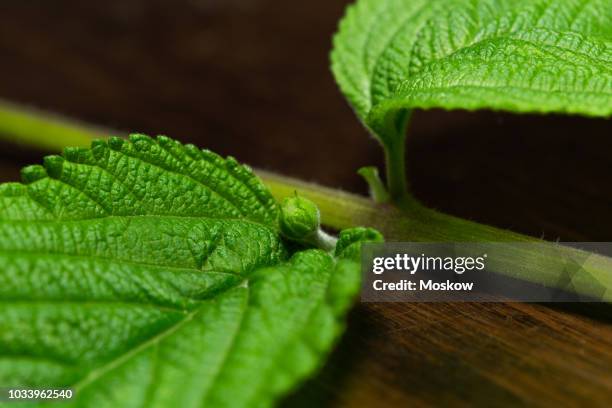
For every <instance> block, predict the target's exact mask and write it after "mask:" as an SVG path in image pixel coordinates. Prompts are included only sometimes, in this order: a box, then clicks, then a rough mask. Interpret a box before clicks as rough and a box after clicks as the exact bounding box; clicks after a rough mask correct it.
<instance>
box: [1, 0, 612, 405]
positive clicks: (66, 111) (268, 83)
mask: <svg viewBox="0 0 612 408" xmlns="http://www.w3.org/2000/svg"><path fill="white" fill-rule="evenodd" d="M346 4H347V2H346V1H342V0H311V1H281V0H172V1H171V0H167V1H164V0H106V1H103V2H90V1H82V0H54V1H48V0H2V1H1V2H0V99H3V100H8V101H12V102H17V103H20V104H23V105H25V106H29V107H35V108H40V109H43V110H47V111H51V112H55V113H59V114H62V115H66V116H68V117H71V118H74V119H78V120H80V121H84V122H87V123H91V124H95V125H99V126H103V127H107V128H109V129H117V130H119V131H124V132H125V133H128V132H142V133H147V134H151V135H156V134H166V135H168V136H171V137H173V138H176V139H179V140H181V141H183V142H191V143H195V144H197V145H199V146H201V147H206V148H209V149H211V150H214V151H216V152H218V153H220V154H222V155H233V156H235V157H236V158H238V159H239V160H240V161H242V162H246V163H248V164H250V165H252V166H255V167H259V168H263V169H267V170H271V171H275V172H279V173H283V174H286V175H289V176H294V177H298V178H300V179H304V180H308V181H314V182H318V183H321V184H324V185H328V186H332V187H337V188H342V189H344V190H348V191H353V192H357V193H363V194H365V193H366V186H365V183H364V182H363V181H362V180H361V179H360V178H359V177H358V176H357V175H356V173H355V171H356V170H357V168H359V167H361V166H365V165H379V166H382V152H381V150H380V148H379V147H378V145H377V143H376V142H375V141H374V140H373V139H372V138H370V137H369V136H368V134H367V133H366V131H365V130H364V129H363V128H362V127H361V125H360V123H359V122H358V121H357V119H356V117H355V116H354V114H353V112H352V111H351V109H350V108H349V106H348V104H347V103H346V102H345V101H344V99H343V97H342V96H341V94H340V92H339V91H338V89H337V87H336V85H335V83H334V79H333V77H332V75H331V73H330V70H329V58H328V54H329V51H330V49H331V36H332V34H333V32H334V31H335V28H336V24H337V21H338V20H339V19H340V17H341V16H342V14H343V10H344V8H345V6H346ZM611 136H612V126H611V124H610V122H609V121H606V120H601V119H587V118H580V117H561V116H516V115H509V114H503V113H495V112H475V113H469V112H460V111H456V112H444V111H436V110H433V111H427V112H417V113H416V114H415V116H414V120H413V123H412V125H411V134H410V138H409V143H408V146H409V147H408V163H409V164H408V167H409V179H410V182H411V184H412V189H413V191H414V193H415V195H416V196H417V198H419V199H420V200H422V201H423V202H424V203H426V204H427V205H429V206H431V207H434V208H437V209H439V210H442V211H445V212H447V213H450V214H454V215H458V216H461V217H464V218H468V219H472V220H476V221H479V222H483V223H488V224H492V225H495V226H498V227H502V228H508V229H512V230H514V231H517V232H522V233H526V234H529V235H532V236H537V237H544V238H546V239H548V240H556V239H561V240H566V241H579V240H583V241H609V240H612V215H611V212H610V205H611V203H612V189H611V188H610V187H611V185H612V183H611V181H612V178H611V172H610V158H609V157H608V155H609V154H610V152H612V138H611ZM42 153H47V152H35V151H32V150H31V149H25V148H19V147H15V146H13V145H8V144H6V143H3V144H0V181H8V180H16V179H17V178H18V174H19V169H20V168H21V167H22V166H23V165H25V164H30V163H36V162H40V160H41V155H42ZM561 309H563V308H561ZM566 312H567V311H566V310H557V308H554V309H550V308H548V307H542V306H534V307H532V306H528V305H520V304H519V305H512V306H503V305H490V306H486V307H485V306H482V305H481V306H479V305H462V306H461V307H455V306H449V305H435V306H431V307H430V306H425V305H422V306H421V305H419V306H413V305H405V306H402V305H387V306H384V307H382V306H381V307H378V306H375V305H373V306H368V307H367V308H366V307H364V306H360V307H359V308H358V309H357V311H356V312H355V313H354V315H353V316H352V320H351V324H350V327H351V329H350V332H349V335H348V336H347V337H346V338H345V340H344V342H343V344H342V345H341V347H340V351H339V352H337V353H336V354H335V355H334V357H333V358H332V360H331V362H330V363H329V364H328V366H327V368H326V370H325V371H324V373H323V374H322V377H320V378H319V380H318V385H317V386H312V385H310V386H308V387H306V388H305V389H304V390H302V391H301V394H299V395H300V397H294V399H292V400H289V401H290V402H288V403H287V404H288V405H291V406H292V405H294V404H295V403H297V402H298V401H302V402H303V401H310V402H312V400H313V399H314V400H315V401H319V402H320V401H323V400H325V401H327V402H330V401H338V400H340V401H344V402H345V403H347V404H348V403H349V402H362V403H364V402H365V401H370V402H371V403H372V405H378V403H380V404H382V403H383V402H386V403H388V404H390V405H393V404H394V403H399V402H402V401H403V402H406V401H410V402H412V403H426V402H441V401H442V402H444V401H446V402H448V403H450V402H454V403H457V404H461V403H465V402H480V403H481V404H482V405H487V402H489V403H490V402H491V401H494V400H499V401H505V402H506V404H509V405H513V404H515V403H516V404H519V403H524V402H525V401H527V402H529V401H531V402H533V401H540V402H542V401H548V400H550V399H551V398H552V399H553V400H556V399H558V401H566V402H567V401H573V402H581V401H582V402H585V401H589V400H592V399H593V398H599V401H600V402H601V401H603V400H605V398H606V394H605V393H606V392H608V394H607V395H608V396H609V395H610V392H611V390H612V379H611V378H610V375H609V374H610V373H609V365H608V363H609V362H610V361H612V355H611V353H612V351H611V348H610V345H611V344H612V341H611V334H612V332H611V331H610V327H609V326H607V325H606V326H604V325H601V324H600V323H599V322H598V319H600V317H597V318H596V319H595V320H591V318H590V317H589V318H587V317H584V316H583V314H581V313H579V314H577V315H573V314H570V315H568V314H567V313H566ZM608 312H609V309H608ZM572 313H573V311H572ZM590 314H591V312H590V311H589V313H586V315H590ZM608 317H609V316H608ZM608 320H609V319H608ZM461 329H463V330H465V331H463V332H460V330H461ZM555 330H556V331H555ZM375 333H378V334H375ZM380 333H384V335H380ZM483 333H487V335H484V334H483ZM436 336H437V337H436ZM582 336H585V337H582ZM585 338H586V339H587V340H585ZM561 339H563V340H561ZM589 339H597V341H596V342H595V343H591V340H589ZM366 350H367V351H366ZM415 350H417V351H419V350H420V354H419V353H418V352H414V351H415ZM572 352H575V355H572V354H571V353H572ZM368 353H370V354H369V356H370V357H363V356H365V355H368ZM357 355H361V356H362V357H363V358H361V359H357V358H356V356H357ZM536 356H537V357H536ZM526 358H529V359H534V358H535V359H536V360H534V361H535V362H529V361H531V360H526ZM606 367H607V368H606ZM348 372H354V373H360V374H355V376H351V375H349V376H348V377H347V375H348V374H347V373H348ZM606 372H607V373H608V376H606V375H605V373H606ZM506 375H509V376H514V378H513V380H512V381H508V380H507V379H506V378H507V377H505V376H506ZM366 377H367V378H369V379H368V380H367V381H364V380H363V379H364V378H366ZM594 378H595V379H597V380H593V379H594ZM589 382H590V383H591V384H590V387H591V388H588V387H587V388H584V384H585V383H589ZM341 384H343V387H340V385H341ZM351 384H353V385H351ZM358 384H360V385H358ZM366 384H367V385H366ZM568 384H573V385H571V386H570V385H568ZM443 387H446V388H445V389H446V390H447V391H448V395H447V394H440V392H439V390H440V389H442V388H443ZM334 389H335V390H336V391H334ZM348 389H352V391H351V392H348V391H346V390H348ZM337 390H345V391H341V392H344V393H345V394H344V395H343V396H338V392H337ZM399 390H401V391H399ZM602 395H603V399H602ZM306 396H308V398H306ZM596 396H598V397H596ZM538 398H539V399H538Z"/></svg>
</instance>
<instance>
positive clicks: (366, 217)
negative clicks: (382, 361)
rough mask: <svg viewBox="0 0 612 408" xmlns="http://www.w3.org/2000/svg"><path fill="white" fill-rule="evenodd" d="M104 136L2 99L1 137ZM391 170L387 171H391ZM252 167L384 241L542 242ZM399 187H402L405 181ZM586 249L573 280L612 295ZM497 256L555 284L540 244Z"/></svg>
mask: <svg viewBox="0 0 612 408" xmlns="http://www.w3.org/2000/svg"><path fill="white" fill-rule="evenodd" d="M103 136H105V135H104V134H102V133H101V132H100V131H99V130H97V129H95V128H92V127H89V126H83V125H80V124H77V123H73V122H68V121H67V120H65V119H59V118H57V117H53V116H48V115H42V114H39V113H37V112H36V113H35V112H28V111H26V110H23V109H20V108H16V107H14V106H8V105H6V104H1V103H0V137H3V138H4V139H5V140H7V141H14V142H20V143H23V144H26V145H29V146H31V147H35V148H42V149H48V150H52V151H61V150H62V148H63V147H65V146H66V145H81V146H82V145H87V144H89V142H90V141H91V140H92V139H95V138H100V137H103ZM394 160H395V161H394V163H395V164H394V165H393V166H392V167H393V169H396V167H400V164H401V163H403V160H404V159H403V155H402V157H401V159H400V157H399V156H398V157H395V159H394ZM394 171H395V170H394ZM394 171H392V172H391V173H388V174H389V175H391V174H394ZM256 173H257V174H258V175H259V177H260V178H261V179H262V180H263V182H264V183H265V184H266V186H267V187H268V188H269V189H270V191H271V192H272V194H273V195H274V197H275V198H276V199H278V200H282V199H284V198H285V197H290V196H293V195H294V194H295V193H296V191H297V192H298V194H299V195H300V196H304V197H306V198H308V199H310V200H312V201H314V202H315V203H316V204H317V205H318V207H319V209H320V211H321V221H322V224H323V225H325V226H327V227H331V228H335V229H343V228H350V227H354V226H370V227H373V228H376V229H378V230H379V231H380V232H382V233H383V234H384V236H385V238H386V239H387V240H388V241H421V242H437V241H447V242H540V243H544V241H540V240H537V239H535V238H531V237H527V236H525V235H521V234H517V233H514V232H510V231H505V230H501V229H498V228H494V227H490V226H487V225H482V224H478V223H475V222H471V221H467V220H463V219H459V218H456V217H453V216H449V215H446V214H441V213H438V212H436V211H434V210H431V209H427V208H424V207H422V206H421V205H420V204H418V203H416V202H414V201H413V200H412V199H411V198H408V197H407V195H405V194H404V196H403V198H401V199H400V203H399V205H397V206H393V205H390V204H382V203H375V202H374V201H372V200H370V199H367V198H364V197H361V196H357V195H354V194H350V193H346V192H342V191H339V190H335V189H331V188H327V187H322V186H318V185H316V184H310V183H306V182H303V181H300V180H296V179H292V178H288V177H284V176H280V175H277V174H273V173H270V172H266V171H263V170H257V171H256ZM402 174H403V172H402ZM396 176H397V177H396V178H394V179H393V180H395V181H393V182H392V183H390V184H389V185H390V186H391V185H394V183H399V184H401V176H400V174H399V173H396ZM396 187H397V188H399V187H398V186H396ZM402 189H403V191H405V189H404V187H402ZM547 245H550V246H551V248H553V247H554V250H555V251H557V253H560V252H559V251H562V252H563V251H565V252H566V254H563V253H561V255H567V256H568V258H570V259H571V258H573V256H574V255H575V253H576V251H575V250H572V249H569V248H565V247H558V246H555V244H553V243H549V244H547ZM586 255H587V256H588V262H587V263H585V264H584V265H582V269H581V270H579V271H578V272H577V274H576V275H575V276H574V278H573V281H575V282H576V283H577V284H576V285H575V290H576V292H577V293H579V294H582V295H586V296H598V297H601V293H599V292H596V290H597V288H594V287H592V286H589V285H588V284H580V283H581V282H589V280H592V279H593V278H594V279H596V280H597V281H598V282H599V284H600V285H602V286H603V287H604V288H605V290H606V292H605V293H604V295H603V298H604V299H605V300H607V301H612V258H608V257H603V256H599V255H594V254H586ZM501 262H504V263H505V266H506V268H504V269H505V270H508V271H511V272H508V273H511V274H512V275H511V277H514V278H519V279H523V280H526V281H530V282H534V283H541V284H544V285H546V286H550V287H558V285H559V283H558V282H559V273H560V272H559V271H558V270H556V269H554V268H549V266H550V265H551V263H550V260H549V259H545V258H544V257H543V256H542V255H541V254H540V251H539V250H538V249H533V250H526V251H523V252H522V253H517V254H508V256H507V257H506V258H504V259H503V260H502V261H501ZM526 262H528V263H529V264H530V265H531V266H537V267H538V268H537V269H536V270H537V273H535V274H534V273H533V269H534V268H531V272H530V273H529V274H527V273H526V270H524V269H521V268H520V267H519V266H520V265H521V264H524V263H526ZM600 288H601V287H600ZM600 288H599V289H600Z"/></svg>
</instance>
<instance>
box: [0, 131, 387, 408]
mask: <svg viewBox="0 0 612 408" xmlns="http://www.w3.org/2000/svg"><path fill="white" fill-rule="evenodd" d="M23 181H24V184H19V183H8V184H3V185H0V302H1V303H2V307H1V308H0V350H2V354H1V355H0V384H2V385H3V386H5V387H32V388H49V387H73V388H74V389H75V391H76V398H75V400H74V401H72V403H73V405H75V406H82V407H89V406H91V407H96V408H97V407H105V406H107V407H170V406H172V407H178V406H180V407H203V406H215V407H234V406H235V407H247V406H248V407H250V406H269V405H271V404H272V403H273V401H274V400H275V399H277V398H278V397H279V396H280V395H283V394H285V393H286V392H288V391H289V390H291V389H292V388H293V387H294V386H295V385H296V383H297V382H299V381H300V380H303V379H304V378H305V377H307V376H308V375H310V374H311V373H312V372H313V371H314V370H315V369H316V368H317V367H318V366H319V365H320V364H321V361H322V358H323V357H324V356H325V355H326V354H327V352H328V351H329V349H330V347H331V345H332V344H333V342H334V340H335V338H336V337H337V336H338V335H339V333H340V331H341V329H342V325H343V323H342V322H343V316H344V314H345V312H346V310H347V308H348V307H349V306H350V304H351V302H352V300H353V299H354V296H355V294H356V293H357V291H358V287H359V281H360V279H359V275H360V271H359V262H358V261H359V254H358V252H359V241H360V240H362V239H366V240H372V239H374V240H377V239H379V235H378V234H377V233H374V232H372V231H371V230H349V231H346V232H343V233H342V234H341V237H340V241H339V244H338V247H337V250H336V253H335V254H334V255H330V254H328V253H326V252H324V251H321V250H316V249H311V250H305V251H301V252H297V253H292V251H291V250H290V249H289V248H290V246H289V245H287V244H285V242H284V241H283V240H282V239H281V238H280V233H279V227H278V207H277V204H276V203H275V202H274V200H273V198H272V197H271V195H270V194H269V192H268V191H267V190H266V188H265V187H264V186H263V185H262V184H261V182H260V181H259V180H258V179H257V178H256V177H255V176H253V174H252V173H251V171H250V170H249V169H248V168H246V167H244V166H242V165H240V164H238V163H237V162H236V161H235V160H233V159H231V158H230V159H222V158H221V157H219V156H217V155H215V154H214V153H211V152H209V151H201V150H199V149H197V148H195V147H194V146H190V145H186V146H183V145H181V144H180V143H178V142H175V141H173V140H171V139H169V138H166V137H158V138H157V139H156V140H154V139H151V138H149V137H147V136H142V135H136V136H132V137H131V138H130V141H124V140H122V139H119V138H111V139H110V140H109V142H108V143H106V142H101V141H97V142H94V144H93V145H92V148H91V149H83V148H76V149H75V148H71V149H66V150H65V152H64V155H63V157H60V156H50V157H47V158H45V160H44V166H30V167H27V168H25V169H24V170H23Z"/></svg>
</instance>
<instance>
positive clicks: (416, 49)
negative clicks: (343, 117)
mask: <svg viewBox="0 0 612 408" xmlns="http://www.w3.org/2000/svg"><path fill="white" fill-rule="evenodd" d="M610 10H612V2H611V1H610V0H358V1H357V3H356V4H355V5H353V6H350V7H349V9H348V11H347V14H346V16H345V18H344V19H343V20H342V22H341V24H340V28H339V32H338V34H337V35H336V37H335V39H334V51H333V53H332V69H333V72H334V75H335V77H336V80H337V82H338V83H339V85H340V88H341V89H342V91H343V93H344V94H345V95H346V97H347V98H348V100H349V102H350V103H351V104H352V106H353V107H354V109H355V110H356V112H357V114H358V116H359V117H360V118H361V119H362V120H363V122H364V123H365V124H366V125H367V126H368V127H370V128H372V129H373V130H374V131H375V133H378V134H379V137H381V138H383V142H386V140H384V138H385V137H389V136H387V135H385V132H387V133H388V128H389V121H391V122H392V121H393V120H394V119H393V118H394V113H395V112H397V111H401V110H405V109H413V108H425V109H427V108H445V109H469V110H472V109H480V108H491V109H498V110H509V111H517V112H541V113H546V112H561V113H575V114H583V115H590V116H609V115H611V114H612V13H611V12H610Z"/></svg>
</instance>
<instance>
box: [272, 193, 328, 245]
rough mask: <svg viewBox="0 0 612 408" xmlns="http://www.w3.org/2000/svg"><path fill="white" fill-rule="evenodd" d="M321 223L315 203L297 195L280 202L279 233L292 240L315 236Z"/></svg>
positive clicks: (302, 239)
mask: <svg viewBox="0 0 612 408" xmlns="http://www.w3.org/2000/svg"><path fill="white" fill-rule="evenodd" d="M320 224H321V216H320V215H319V209H318V208H317V205H316V204H315V203H313V202H312V201H310V200H308V199H306V198H302V197H298V196H297V195H296V196H295V197H288V198H285V199H284V200H283V203H282V204H281V214H280V228H281V233H282V234H283V235H284V236H285V237H287V238H289V239H292V240H296V241H304V240H307V239H308V238H312V237H314V236H316V234H317V233H318V231H319V226H320Z"/></svg>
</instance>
